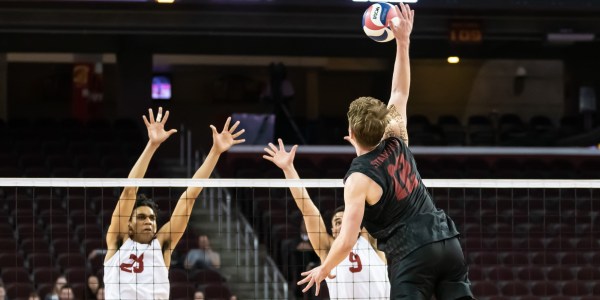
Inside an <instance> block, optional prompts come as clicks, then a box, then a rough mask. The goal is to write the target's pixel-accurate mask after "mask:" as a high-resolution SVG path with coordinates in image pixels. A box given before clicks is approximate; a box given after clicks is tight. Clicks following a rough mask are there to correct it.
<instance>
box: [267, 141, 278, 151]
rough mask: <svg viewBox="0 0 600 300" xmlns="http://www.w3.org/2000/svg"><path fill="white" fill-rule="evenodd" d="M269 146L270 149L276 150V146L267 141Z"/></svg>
mask: <svg viewBox="0 0 600 300" xmlns="http://www.w3.org/2000/svg"><path fill="white" fill-rule="evenodd" d="M269 147H271V149H272V150H273V151H275V152H277V151H278V150H277V147H275V145H273V143H269Z"/></svg>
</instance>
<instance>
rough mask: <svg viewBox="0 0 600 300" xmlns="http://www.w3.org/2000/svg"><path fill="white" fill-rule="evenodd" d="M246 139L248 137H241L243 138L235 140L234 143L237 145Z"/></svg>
mask: <svg viewBox="0 0 600 300" xmlns="http://www.w3.org/2000/svg"><path fill="white" fill-rule="evenodd" d="M245 141H246V139H241V140H233V144H234V145H237V144H241V143H243V142H245Z"/></svg>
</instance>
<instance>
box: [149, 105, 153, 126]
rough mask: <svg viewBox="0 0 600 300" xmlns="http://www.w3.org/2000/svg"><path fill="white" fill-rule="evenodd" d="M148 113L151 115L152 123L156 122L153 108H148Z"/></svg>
mask: <svg viewBox="0 0 600 300" xmlns="http://www.w3.org/2000/svg"><path fill="white" fill-rule="evenodd" d="M148 115H149V116H150V124H152V123H154V112H153V111H152V108H148Z"/></svg>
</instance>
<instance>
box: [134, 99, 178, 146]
mask: <svg viewBox="0 0 600 300" xmlns="http://www.w3.org/2000/svg"><path fill="white" fill-rule="evenodd" d="M142 119H144V124H146V128H147V129H148V140H149V141H150V143H152V144H155V145H160V144H161V143H162V142H164V141H165V140H167V139H168V138H169V137H170V136H171V135H172V134H173V133H175V132H177V130H176V129H171V130H169V131H165V123H167V120H168V119H169V111H168V110H167V112H165V115H164V117H163V109H162V107H159V108H158V114H157V115H156V119H155V118H154V112H153V111H152V108H149V109H148V118H146V116H145V115H144V116H142Z"/></svg>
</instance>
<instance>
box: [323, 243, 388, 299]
mask: <svg viewBox="0 0 600 300" xmlns="http://www.w3.org/2000/svg"><path fill="white" fill-rule="evenodd" d="M331 274H333V275H336V277H335V278H333V279H330V278H329V277H327V278H325V281H326V282H327V288H328V289H329V296H330V298H331V299H380V300H381V299H390V282H389V280H388V273H387V266H386V264H385V263H384V262H383V261H382V260H381V258H380V257H379V256H377V253H376V252H375V249H373V247H372V246H371V244H370V243H369V241H368V240H367V239H365V238H364V237H362V236H361V237H359V238H358V240H357V241H356V244H355V245H354V247H353V248H352V251H351V252H350V254H349V255H348V257H346V258H345V259H344V261H342V262H341V263H340V264H339V265H338V266H337V267H335V268H333V270H332V272H331Z"/></svg>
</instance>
